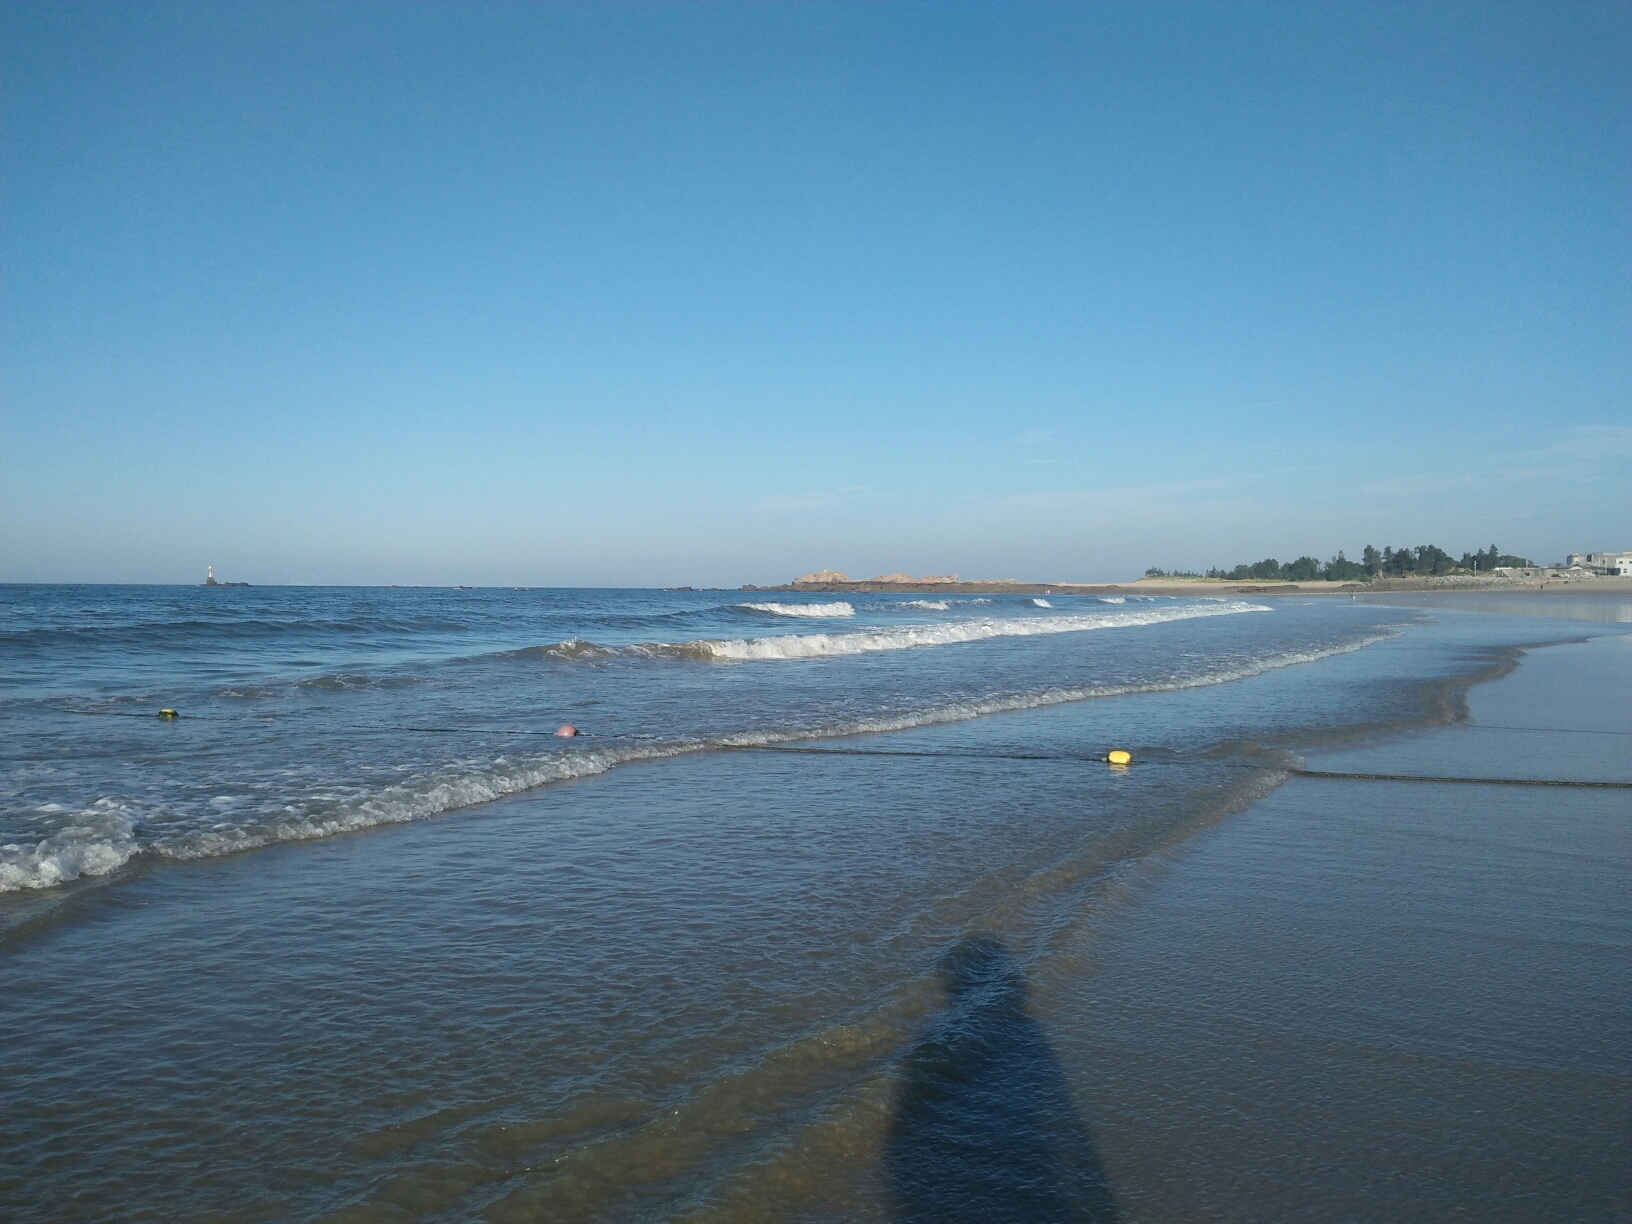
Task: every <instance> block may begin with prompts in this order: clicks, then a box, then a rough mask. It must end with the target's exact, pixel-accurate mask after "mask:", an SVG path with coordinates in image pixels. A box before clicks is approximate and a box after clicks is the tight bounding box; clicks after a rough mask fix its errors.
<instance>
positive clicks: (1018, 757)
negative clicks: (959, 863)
mask: <svg viewBox="0 0 1632 1224" xmlns="http://www.w3.org/2000/svg"><path fill="white" fill-rule="evenodd" d="M69 713H74V714H87V715H96V716H99V717H117V718H147V719H151V718H152V717H153V716H152V715H151V714H135V713H126V712H124V711H113V710H72V711H69ZM274 717H275V716H274ZM193 721H207V722H237V721H240V720H239V719H235V718H221V717H219V716H216V717H211V716H209V715H204V716H202V717H200V716H197V715H194V716H193ZM1472 725H1473V726H1474V727H1476V728H1477V727H1478V725H1477V724H1472ZM1479 729H1484V730H1491V731H1534V732H1538V733H1552V732H1558V731H1567V730H1571V729H1570V728H1565V727H1500V726H1497V727H1488V728H1479ZM354 730H369V731H415V732H420V733H423V734H429V735H460V734H468V735H542V736H548V737H550V738H554V737H555V732H553V731H547V730H530V729H526V728H512V727H406V726H380V727H369V728H354ZM579 734H580V736H583V737H584V738H590V737H588V736H584V733H582V732H580V733H579ZM1579 734H1584V735H1628V734H1632V732H1626V731H1581V732H1579ZM609 738H613V739H621V738H624V737H622V736H612V737H609ZM703 746H704V747H707V748H714V749H719V750H722V751H726V752H783V753H791V754H798V755H803V756H876V757H936V758H941V759H949V760H964V761H981V760H996V761H1080V762H1084V763H1090V764H1098V763H1102V762H1103V761H1104V760H1105V754H1104V753H1103V752H992V751H982V750H979V749H972V750H968V751H962V752H956V751H954V752H947V751H944V750H943V751H935V750H932V749H921V748H814V747H805V746H802V745H798V744H729V743H725V744H722V743H714V744H704V745H703ZM1137 763H1138V764H1140V765H1142V766H1145V767H1149V766H1150V765H1154V764H1164V765H1202V764H1209V765H1226V766H1229V767H1231V768H1235V769H1262V770H1266V771H1269V772H1272V773H1285V774H1291V775H1292V776H1294V777H1299V778H1340V779H1348V780H1350V781H1358V782H1453V783H1458V784H1462V785H1472V786H1573V787H1583V788H1589V789H1601V790H1632V782H1584V781H1578V780H1575V779H1568V778H1465V777H1452V776H1449V775H1440V774H1389V773H1359V772H1354V771H1349V770H1334V769H1294V768H1290V767H1288V766H1277V765H1272V764H1270V763H1268V762H1256V761H1221V760H1216V759H1215V760H1211V761H1208V760H1195V759H1189V760H1172V761H1161V762H1156V761H1150V760H1146V761H1140V762H1137Z"/></svg>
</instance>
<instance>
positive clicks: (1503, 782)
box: [1286, 769, 1632, 790]
mask: <svg viewBox="0 0 1632 1224" xmlns="http://www.w3.org/2000/svg"><path fill="white" fill-rule="evenodd" d="M1286 772H1287V773H1289V774H1293V775H1295V776H1296V777H1299V778H1354V779H1358V780H1359V781H1362V782H1464V783H1470V784H1473V785H1478V786H1596V787H1605V788H1610V789H1618V790H1632V782H1578V781H1574V780H1571V779H1564V778H1451V777H1444V776H1439V775H1432V774H1384V773H1348V772H1343V771H1339V770H1335V769H1288V770H1287V771H1286Z"/></svg>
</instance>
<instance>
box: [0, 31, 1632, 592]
mask: <svg viewBox="0 0 1632 1224" xmlns="http://www.w3.org/2000/svg"><path fill="white" fill-rule="evenodd" d="M0 56H3V64H0V67H3V73H4V76H3V86H0V88H3V91H4V94H3V99H0V139H3V158H4V164H3V185H0V192H3V197H0V226H3V229H0V234H3V238H0V241H3V248H0V278H3V279H0V311H3V315H0V328H3V331H0V392H3V402H0V579H4V580H41V581H59V580H60V581H163V582H167V581H187V582H192V581H198V580H200V579H201V578H202V577H203V570H204V566H205V564H206V563H211V564H214V566H215V569H216V574H217V576H218V577H221V578H230V579H245V580H248V581H250V582H255V583H272V582H325V583H327V582H361V583H374V582H465V583H504V584H512V583H520V584H530V585H532V584H630V585H668V584H677V583H691V584H694V585H705V584H706V585H712V584H722V585H735V584H737V583H741V582H761V583H763V582H780V581H785V580H786V579H788V578H791V577H793V576H794V575H796V574H799V573H802V572H804V571H805V570H807V569H814V568H818V567H829V566H830V567H835V568H839V569H844V570H847V571H848V572H850V573H851V574H852V575H869V574H874V573H879V572H885V571H894V570H903V569H905V570H910V571H912V572H914V573H944V572H957V573H960V574H962V575H963V576H964V577H1022V578H1037V579H1052V580H1070V579H1081V580H1095V579H1119V578H1129V577H1134V576H1137V575H1138V574H1139V573H1141V572H1142V571H1143V570H1144V568H1145V566H1147V565H1152V564H1156V565H1162V566H1180V567H1198V568H1205V567H1206V566H1208V565H1214V564H1232V565H1233V564H1235V563H1237V562H1240V561H1252V560H1256V559H1258V558H1260V557H1263V556H1266V555H1271V554H1273V555H1275V556H1277V557H1279V558H1281V559H1282V560H1287V559H1290V558H1292V557H1294V556H1296V555H1298V554H1300V553H1305V552H1309V553H1315V554H1316V555H1319V556H1321V557H1326V556H1329V555H1330V554H1331V553H1332V552H1334V551H1336V550H1337V549H1338V548H1343V549H1346V550H1347V551H1348V554H1349V555H1350V556H1351V557H1352V556H1354V555H1355V554H1356V553H1357V552H1358V551H1359V549H1360V548H1361V546H1362V545H1364V544H1366V543H1368V542H1369V543H1373V544H1376V545H1378V546H1379V547H1380V546H1382V545H1384V544H1396V545H1401V544H1418V543H1424V542H1432V543H1436V544H1439V545H1441V546H1442V547H1445V548H1447V549H1449V550H1450V551H1452V552H1453V553H1460V552H1461V551H1462V550H1463V549H1467V548H1478V547H1483V546H1485V545H1487V544H1489V543H1491V542H1493V541H1494V542H1496V543H1499V544H1500V545H1501V547H1502V549H1503V550H1504V551H1515V552H1521V553H1526V554H1528V555H1530V556H1533V557H1535V558H1536V559H1537V560H1542V561H1548V560H1554V559H1557V558H1559V557H1561V556H1562V555H1563V553H1564V552H1565V551H1567V550H1572V549H1587V548H1594V549H1596V548H1626V549H1632V326H1629V324H1632V4H1626V3H1619V4H1608V5H1594V4H1590V3H1579V4H1551V3H1538V4H1526V5H1503V4H1495V3H1476V4H1465V5H1462V4H1453V3H1440V2H1435V3H1424V4H1419V5H1404V6H1395V5H1389V4H1384V3H1363V4H1354V5H1343V4H1335V3H1332V4H1329V3H1317V4H1311V3H1303V2H1299V3H1291V4H1245V3H1218V4H1180V5H1164V4H1152V3H1144V2H1141V3H1135V4H1128V5H1095V4H1086V3H1083V4H1068V5H1054V4H1019V3H1001V4H996V3H994V4H987V5H960V4H948V3H941V2H936V3H926V4H878V3H866V4H858V5H840V4H782V5H777V4H743V5H711V4H681V3H660V4H652V5H616V4H605V3H597V4H589V5H582V6H573V5H569V6H545V5H533V4H526V5H521V4H518V5H508V4H492V3H490V4H482V3H469V2H463V0H462V2H459V3H450V4H424V5H411V4H406V3H395V2H394V3H380V4H319V5H312V4H301V3H290V2H286V0H279V2H277V3H270V4H255V3H216V2H212V3H208V4H201V5H169V4H117V3H100V4H73V3H64V2H63V0H51V2H50V3H43V4H26V3H17V2H16V0H8V2H7V3H6V4H5V5H4V6H3V7H0Z"/></svg>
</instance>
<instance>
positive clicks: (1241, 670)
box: [704, 630, 1398, 747]
mask: <svg viewBox="0 0 1632 1224" xmlns="http://www.w3.org/2000/svg"><path fill="white" fill-rule="evenodd" d="M1396 636H1398V634H1397V632H1396V631H1394V630H1388V631H1384V632H1379V633H1374V634H1371V635H1369V636H1367V637H1364V638H1361V639H1359V640H1357V641H1354V642H1349V643H1347V644H1345V645H1342V646H1332V647H1328V648H1326V649H1322V650H1299V651H1287V652H1285V653H1282V654H1278V655H1270V656H1268V657H1266V658H1263V659H1259V660H1256V661H1255V662H1252V663H1247V664H1243V665H1240V666H1237V667H1230V668H1220V669H1219V670H1217V671H1213V672H1201V673H1197V674H1193V675H1188V676H1173V677H1170V678H1168V679H1166V680H1153V681H1148V682H1146V683H1143V684H1121V685H1088V686H1083V687H1077V688H1060V689H1046V690H1043V691H1041V692H1033V693H1020V694H1014V695H1010V696H1002V697H989V698H984V699H977V700H971V701H960V702H954V703H950V704H948V705H943V706H937V707H934V708H931V709H928V710H922V711H914V712H911V713H906V714H898V715H889V716H885V717H878V718H861V719H856V720H854V721H852V722H846V723H840V724H835V725H833V726H830V727H825V728H812V729H810V730H804V731H797V732H785V733H777V734H769V733H767V734H756V733H747V734H742V735H728V736H725V737H723V738H722V739H720V740H718V741H717V743H718V744H719V745H723V746H726V747H751V746H753V745H756V744H778V743H787V742H790V741H794V740H808V739H832V738H834V737H839V736H846V735H871V734H874V733H877V732H882V731H907V730H911V729H912V728H914V727H928V726H936V725H939V724H942V723H952V722H965V721H967V720H969V719H972V718H983V717H985V716H986V715H988V714H1004V713H1008V712H1010V711H1013V710H1033V709H1039V708H1041V707H1044V706H1052V705H1066V704H1069V703H1070V702H1074V701H1088V700H1091V699H1094V698H1099V697H1128V696H1133V695H1135V694H1139V693H1172V692H1179V691H1181V690H1184V689H1194V688H1210V687H1211V686H1213V685H1216V684H1228V683H1230V682H1231V681H1235V680H1246V679H1249V678H1250V677H1252V676H1259V675H1262V674H1263V673H1265V672H1270V671H1276V670H1278V669H1280V668H1283V667H1294V666H1296V665H1298V664H1300V663H1315V662H1318V661H1320V660H1321V659H1329V658H1332V657H1333V656H1336V655H1344V654H1353V653H1354V652H1355V651H1357V650H1363V649H1365V648H1366V647H1367V646H1372V645H1375V644H1376V643H1378V642H1382V641H1387V640H1388V639H1389V638H1392V637H1396ZM709 746H712V745H704V747H709Z"/></svg>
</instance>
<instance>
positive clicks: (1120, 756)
mask: <svg viewBox="0 0 1632 1224" xmlns="http://www.w3.org/2000/svg"><path fill="white" fill-rule="evenodd" d="M1105 759H1106V760H1107V761H1109V762H1110V763H1111V764H1112V765H1129V764H1132V762H1133V753H1131V752H1123V751H1122V749H1120V748H1118V749H1117V750H1116V751H1115V752H1107V753H1106V754H1105Z"/></svg>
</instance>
